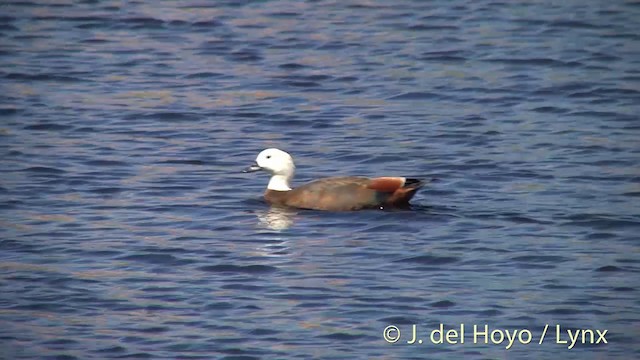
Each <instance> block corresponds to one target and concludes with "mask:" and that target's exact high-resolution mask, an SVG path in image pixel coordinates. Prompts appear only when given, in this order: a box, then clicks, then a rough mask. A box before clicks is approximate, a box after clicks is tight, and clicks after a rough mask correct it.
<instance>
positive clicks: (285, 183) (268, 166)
mask: <svg viewBox="0 0 640 360" xmlns="http://www.w3.org/2000/svg"><path fill="white" fill-rule="evenodd" d="M259 170H264V171H267V172H269V173H270V174H271V180H269V185H267V189H269V190H278V191H289V190H291V187H290V186H289V183H290V182H291V179H292V178H293V174H294V173H295V171H296V166H295V165H294V164H293V158H292V157H291V155H289V154H288V153H286V152H285V151H282V150H280V149H275V148H270V149H265V150H262V151H261V152H260V154H258V157H257V158H256V163H255V164H253V165H251V166H249V167H248V168H246V169H245V170H244V172H254V171H259Z"/></svg>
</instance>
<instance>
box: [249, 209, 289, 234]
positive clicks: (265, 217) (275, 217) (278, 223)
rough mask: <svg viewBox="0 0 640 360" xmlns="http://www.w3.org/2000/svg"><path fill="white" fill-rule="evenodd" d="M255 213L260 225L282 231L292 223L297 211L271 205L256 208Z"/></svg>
mask: <svg viewBox="0 0 640 360" xmlns="http://www.w3.org/2000/svg"><path fill="white" fill-rule="evenodd" d="M255 214H256V216H257V217H258V222H259V225H260V226H261V227H265V228H268V229H271V230H276V231H282V230H286V229H288V228H290V227H291V225H293V223H294V222H295V217H296V215H298V211H297V210H295V209H293V208H289V207H282V206H271V207H270V208H269V209H268V210H257V211H256V212H255Z"/></svg>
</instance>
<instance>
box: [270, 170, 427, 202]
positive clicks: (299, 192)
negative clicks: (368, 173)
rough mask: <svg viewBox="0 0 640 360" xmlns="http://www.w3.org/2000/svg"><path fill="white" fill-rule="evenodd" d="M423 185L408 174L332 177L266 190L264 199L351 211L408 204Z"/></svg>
mask: <svg viewBox="0 0 640 360" xmlns="http://www.w3.org/2000/svg"><path fill="white" fill-rule="evenodd" d="M420 186H422V183H421V182H420V181H418V180H414V179H405V178H391V177H389V178H374V179H369V178H364V177H354V176H347V177H330V178H324V179H319V180H315V181H312V182H310V183H307V184H304V185H302V186H300V187H298V188H295V189H293V190H290V191H275V190H267V192H266V193H265V199H266V200H267V201H268V202H269V203H271V204H276V205H286V206H291V207H297V208H302V209H315V210H331V211H349V210H359V209H364V208H375V207H380V206H384V205H398V204H406V203H408V201H409V200H410V199H411V197H413V195H414V194H415V192H416V191H417V190H418V189H419V188H420Z"/></svg>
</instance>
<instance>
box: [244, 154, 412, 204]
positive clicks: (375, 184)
mask: <svg viewBox="0 0 640 360" xmlns="http://www.w3.org/2000/svg"><path fill="white" fill-rule="evenodd" d="M295 169H296V166H295V164H294V162H293V157H292V156H291V155H289V153H287V152H286V151H283V150H280V149H276V148H269V149H265V150H262V151H261V152H260V153H259V154H258V156H257V157H256V160H255V163H254V164H252V165H250V166H249V167H247V168H245V169H244V170H243V172H245V173H252V172H257V171H265V172H267V173H269V174H270V175H271V178H270V179H269V183H268V184H267V189H266V191H265V193H264V199H265V201H266V202H267V203H268V204H270V205H276V206H284V207H291V208H298V209H310V210H325V211H354V210H363V209H376V208H377V209H384V208H385V207H406V206H408V205H409V201H410V200H411V198H413V196H414V195H415V194H416V193H417V192H418V190H419V189H420V188H421V187H422V186H423V185H424V182H423V181H422V180H420V179H415V178H407V177H388V176H386V177H376V178H367V177H359V176H339V177H327V178H321V179H318V180H314V181H311V182H309V183H306V184H304V185H301V186H298V187H296V188H292V187H291V181H292V179H293V175H294V174H295Z"/></svg>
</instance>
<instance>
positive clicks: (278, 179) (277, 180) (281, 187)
mask: <svg viewBox="0 0 640 360" xmlns="http://www.w3.org/2000/svg"><path fill="white" fill-rule="evenodd" d="M290 180H291V177H290V176H285V175H273V176H271V180H269V185H267V189H269V190H276V191H289V190H291V187H290V186H289V181H290Z"/></svg>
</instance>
